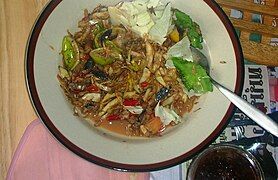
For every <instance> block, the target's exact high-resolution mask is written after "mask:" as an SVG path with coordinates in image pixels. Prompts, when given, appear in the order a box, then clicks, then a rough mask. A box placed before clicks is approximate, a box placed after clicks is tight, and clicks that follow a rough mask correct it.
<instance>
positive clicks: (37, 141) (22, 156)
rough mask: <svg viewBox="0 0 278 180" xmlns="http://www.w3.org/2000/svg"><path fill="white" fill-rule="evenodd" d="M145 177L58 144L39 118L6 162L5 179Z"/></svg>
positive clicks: (97, 179) (100, 179) (115, 179)
mask: <svg viewBox="0 0 278 180" xmlns="http://www.w3.org/2000/svg"><path fill="white" fill-rule="evenodd" d="M17 179H20V180H32V179H40V180H64V179H66V180H79V179H80V180H81V179H82V180H87V179H88V180H89V179H90V180H112V179H113V180H117V179H119V180H125V179H137V180H147V179H149V173H122V172H117V171H113V170H109V169H106V168H103V167H100V166H97V165H95V164H93V163H90V162H88V161H86V160H84V159H82V158H80V157H78V156H77V155H75V154H74V153H72V152H71V151H69V150H68V149H66V148H65V147H63V146H62V145H61V144H59V143H58V142H57V141H56V140H55V139H54V138H53V137H52V136H51V135H50V134H49V132H48V131H47V130H46V129H45V127H44V125H43V124H42V123H41V122H40V121H39V120H36V121H33V122H32V123H31V124H30V125H29V126H28V127H27V129H26V131H25V133H24V135H23V137H22V138H21V140H20V143H19V145H18V147H17V150H16V152H15V154H14V157H13V160H12V163H11V165H10V168H9V171H8V175H7V180H17Z"/></svg>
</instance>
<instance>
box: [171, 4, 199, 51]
mask: <svg viewBox="0 0 278 180" xmlns="http://www.w3.org/2000/svg"><path fill="white" fill-rule="evenodd" d="M175 15H176V21H175V24H176V26H177V28H178V29H179V30H180V31H182V33H183V32H186V33H187V36H188V38H189V40H190V43H191V46H193V47H195V48H199V49H203V45H202V42H203V37H202V33H201V30H200V26H199V25H198V24H197V23H196V22H193V21H192V19H191V18H190V16H189V15H187V14H185V13H184V12H181V11H180V10H177V9H176V10H175Z"/></svg>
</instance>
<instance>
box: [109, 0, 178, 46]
mask: <svg viewBox="0 0 278 180" xmlns="http://www.w3.org/2000/svg"><path fill="white" fill-rule="evenodd" d="M108 12H109V14H110V18H111V22H112V24H114V25H120V24H122V25H124V26H125V27H127V28H130V29H131V30H132V31H133V32H135V33H136V34H138V35H140V36H141V37H144V35H146V34H148V35H149V36H150V39H152V40H153V41H155V42H157V43H159V44H162V43H163V42H164V41H165V40H166V38H165V37H166V36H167V34H168V32H169V30H170V29H171V27H172V15H173V13H172V9H171V4H170V3H168V4H167V5H166V6H165V5H163V4H162V3H161V2H160V0H135V1H132V2H123V3H121V4H120V5H119V6H116V7H108Z"/></svg>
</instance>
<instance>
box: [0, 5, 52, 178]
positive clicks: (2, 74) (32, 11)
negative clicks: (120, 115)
mask: <svg viewBox="0 0 278 180" xmlns="http://www.w3.org/2000/svg"><path fill="white" fill-rule="evenodd" d="M47 2H48V0H24V1H18V0H0V42H1V43H0V49H1V51H0V136H1V138H0V145H1V149H0V162H1V168H0V180H2V179H5V177H6V174H7V170H8V168H9V165H10V162H11V159H12V156H13V153H14V151H15V149H16V147H17V145H18V143H19V140H20V138H21V136H22V135H23V132H24V130H25V128H26V127H27V125H28V124H29V123H30V122H31V121H33V120H34V119H36V118H37V116H36V114H35V112H34V110H33V107H32V105H31V102H30V100H29V97H28V93H27V90H26V85H25V77H24V55H25V46H26V42H27V40H28V35H29V33H30V30H31V28H32V26H33V23H34V21H35V19H36V18H37V16H38V14H39V13H40V11H41V9H42V8H43V7H44V5H45V4H46V3H47Z"/></svg>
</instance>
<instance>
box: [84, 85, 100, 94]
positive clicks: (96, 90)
mask: <svg viewBox="0 0 278 180" xmlns="http://www.w3.org/2000/svg"><path fill="white" fill-rule="evenodd" d="M85 90H86V91H89V92H99V88H98V87H97V86H96V85H94V84H92V85H90V86H87V87H86V88H85Z"/></svg>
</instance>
